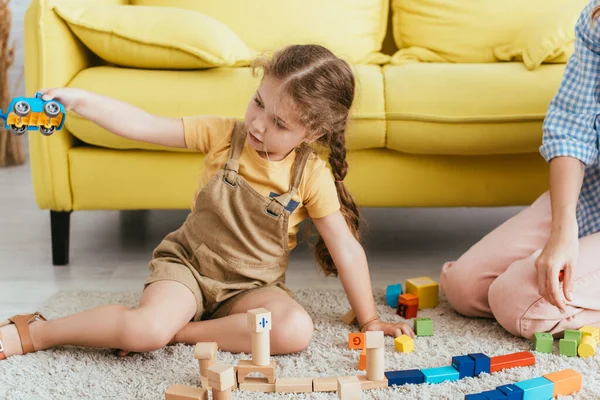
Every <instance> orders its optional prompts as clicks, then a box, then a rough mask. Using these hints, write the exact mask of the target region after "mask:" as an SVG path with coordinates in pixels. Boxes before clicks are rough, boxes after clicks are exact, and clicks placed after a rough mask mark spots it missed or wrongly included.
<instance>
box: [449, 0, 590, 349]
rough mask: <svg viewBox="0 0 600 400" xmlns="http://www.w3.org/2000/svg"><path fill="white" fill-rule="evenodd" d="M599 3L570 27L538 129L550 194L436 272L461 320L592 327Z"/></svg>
mask: <svg viewBox="0 0 600 400" xmlns="http://www.w3.org/2000/svg"><path fill="white" fill-rule="evenodd" d="M598 4H599V1H598V0H592V1H591V2H590V3H589V4H588V6H587V7H586V8H585V9H584V10H583V12H582V13H581V15H580V17H579V19H578V21H577V24H576V28H575V37H576V38H575V51H574V54H573V55H572V57H571V58H570V59H569V62H568V63H567V66H566V69H565V73H564V77H563V80H562V83H561V86H560V88H559V90H558V93H557V94H556V96H555V97H554V99H553V100H552V102H551V103H550V105H549V109H548V113H547V116H546V119H545V121H544V124H543V131H544V135H543V143H542V146H541V148H540V152H541V154H542V156H543V157H544V158H545V159H546V160H547V161H548V162H549V163H550V190H549V192H546V193H544V194H542V195H541V196H540V197H539V198H538V199H537V200H536V201H535V202H534V203H533V204H532V205H531V206H530V207H528V208H527V209H525V210H524V211H522V212H521V213H519V214H517V215H516V216H514V217H513V218H511V219H510V220H508V221H506V222H505V223H504V224H502V225H501V226H499V227H498V228H496V229H495V230H494V231H492V232H491V233H489V234H488V235H487V236H486V237H484V238H483V239H482V240H481V241H480V242H479V243H477V244H475V245H474V246H473V247H472V248H471V249H469V250H468V251H467V252H466V253H465V254H463V255H462V256H461V257H460V258H459V259H458V260H457V261H456V262H448V263H446V264H445V265H444V266H443V269H442V276H441V287H442V290H443V291H444V293H445V294H446V297H447V298H448V300H449V301H450V303H451V304H452V306H453V307H454V308H455V309H456V310H457V311H458V312H459V313H461V314H464V315H467V316H478V317H495V318H496V319H497V320H498V322H499V323H500V324H501V325H502V326H503V327H504V328H505V329H507V330H508V331H509V332H511V333H513V334H515V335H519V336H523V337H526V338H531V337H532V336H533V335H534V334H535V332H550V333H552V334H556V335H557V336H558V334H560V333H561V332H563V331H564V330H565V329H578V328H580V327H581V326H583V325H599V326H600V294H599V292H598V287H600V286H599V285H600V262H599V260H600V233H597V232H598V231H600V167H599V166H598V132H597V122H596V119H597V117H598V115H599V114H600V104H599V103H598V102H599V100H600V97H599V95H600V91H599V84H600V25H599V23H600V20H598V18H597V16H598V15H599V14H600V10H599V9H598V8H597V7H598ZM561 271H562V274H561Z"/></svg>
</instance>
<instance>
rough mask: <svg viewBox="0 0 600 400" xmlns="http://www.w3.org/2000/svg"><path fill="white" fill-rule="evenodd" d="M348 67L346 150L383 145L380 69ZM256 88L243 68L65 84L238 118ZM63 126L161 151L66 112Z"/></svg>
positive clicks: (94, 139) (105, 141)
mask: <svg viewBox="0 0 600 400" xmlns="http://www.w3.org/2000/svg"><path fill="white" fill-rule="evenodd" d="M353 68H354V72H355V76H356V80H357V87H358V88H357V91H356V99H355V104H354V106H353V109H352V113H351V121H350V124H349V127H348V132H347V142H346V143H347V147H348V149H349V150H356V149H367V148H377V147H379V148H382V147H385V115H384V105H383V76H382V72H381V67H379V66H375V65H355V66H353ZM259 84H260V79H259V78H257V77H253V76H252V72H251V70H250V68H246V67H242V68H214V69H207V70H194V71H168V70H140V69H130V68H117V67H110V66H101V67H93V68H89V69H85V70H83V71H81V72H80V73H79V74H78V75H76V76H75V78H73V80H72V81H71V82H70V83H69V85H68V86H70V87H78V88H82V89H87V90H90V91H92V92H96V93H100V94H104V95H107V96H111V97H114V98H117V99H120V100H123V101H126V102H128V103H131V104H134V105H137V106H139V107H141V108H143V109H145V110H146V111H148V112H151V113H155V114H159V115H167V116H171V117H180V116H185V115H200V114H203V115H219V116H226V117H234V118H239V119H243V118H244V116H245V113H246V107H247V106H248V103H249V102H250V98H251V96H252V95H253V93H254V91H255V90H256V88H258V85H259ZM65 127H66V128H67V129H68V130H69V131H70V132H71V133H72V134H73V135H74V136H76V137H77V138H79V139H80V140H82V141H83V142H85V143H88V144H92V145H96V146H102V147H109V148H114V149H152V150H164V149H166V148H164V147H162V146H158V145H154V144H148V143H143V142H138V141H133V140H129V139H125V138H122V137H120V136H117V135H114V134H112V133H110V132H108V131H106V130H104V129H102V128H100V127H99V126H98V125H96V124H94V123H92V122H90V121H88V120H85V119H83V118H81V117H80V116H78V115H77V114H74V113H69V114H68V118H67V120H66V123H65ZM168 150H172V151H186V150H185V149H171V148H168Z"/></svg>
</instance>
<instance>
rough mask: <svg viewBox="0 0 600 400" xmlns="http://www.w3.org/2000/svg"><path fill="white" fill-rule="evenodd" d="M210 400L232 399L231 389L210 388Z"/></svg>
mask: <svg viewBox="0 0 600 400" xmlns="http://www.w3.org/2000/svg"><path fill="white" fill-rule="evenodd" d="M212 400H233V394H232V393H231V389H227V390H216V389H213V390H212Z"/></svg>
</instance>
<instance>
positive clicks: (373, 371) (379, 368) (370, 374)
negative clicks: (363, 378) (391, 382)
mask: <svg viewBox="0 0 600 400" xmlns="http://www.w3.org/2000/svg"><path fill="white" fill-rule="evenodd" d="M384 354H385V349H384V348H383V347H382V348H379V349H367V378H368V379H369V380H370V381H382V380H384V379H385V369H384V367H385V359H384Z"/></svg>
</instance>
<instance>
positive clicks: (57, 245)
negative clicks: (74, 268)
mask: <svg viewBox="0 0 600 400" xmlns="http://www.w3.org/2000/svg"><path fill="white" fill-rule="evenodd" d="M70 226H71V211H50V227H51V230H52V264H54V265H67V264H68V263H69V231H70Z"/></svg>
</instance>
